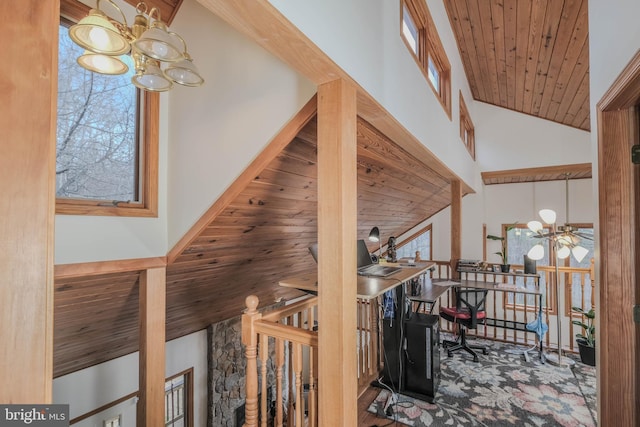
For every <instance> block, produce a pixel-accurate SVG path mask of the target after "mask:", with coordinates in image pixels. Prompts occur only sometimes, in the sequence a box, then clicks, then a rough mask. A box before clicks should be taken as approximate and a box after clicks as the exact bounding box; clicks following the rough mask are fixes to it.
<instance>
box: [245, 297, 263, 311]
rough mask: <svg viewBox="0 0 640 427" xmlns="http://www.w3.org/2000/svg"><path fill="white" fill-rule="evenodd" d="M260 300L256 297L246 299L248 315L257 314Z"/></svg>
mask: <svg viewBox="0 0 640 427" xmlns="http://www.w3.org/2000/svg"><path fill="white" fill-rule="evenodd" d="M259 302H260V300H259V299H258V297H257V296H255V295H249V296H248V297H246V298H245V299H244V304H245V305H246V306H247V313H255V312H256V308H258V303H259Z"/></svg>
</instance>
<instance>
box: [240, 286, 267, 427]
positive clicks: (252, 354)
mask: <svg viewBox="0 0 640 427" xmlns="http://www.w3.org/2000/svg"><path fill="white" fill-rule="evenodd" d="M258 303H259V300H258V297H257V296H255V295H249V296H248V297H247V298H246V299H245V305H246V306H247V309H246V310H245V312H244V314H243V315H242V343H243V344H244V346H245V357H246V358H247V368H246V372H247V379H246V399H245V415H244V419H245V422H244V425H245V427H257V426H258V366H257V362H256V357H257V346H258V337H257V334H256V333H255V329H254V324H253V323H254V322H255V321H256V320H259V319H260V318H261V317H262V315H261V314H260V313H258V311H257V310H256V308H257V307H258Z"/></svg>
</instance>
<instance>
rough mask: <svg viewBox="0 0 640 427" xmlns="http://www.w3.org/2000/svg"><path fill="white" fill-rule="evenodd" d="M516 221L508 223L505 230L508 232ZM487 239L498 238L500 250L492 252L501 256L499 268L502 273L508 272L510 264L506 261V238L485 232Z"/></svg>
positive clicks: (514, 225)
mask: <svg viewBox="0 0 640 427" xmlns="http://www.w3.org/2000/svg"><path fill="white" fill-rule="evenodd" d="M516 224H517V222H514V223H513V224H511V225H508V226H507V228H506V230H505V232H506V233H508V232H509V230H512V229H514V228H515V227H516ZM487 239H489V240H499V241H500V244H501V246H502V250H501V251H500V252H494V253H495V254H496V255H500V258H502V264H501V265H500V270H501V271H502V272H503V273H508V272H509V269H510V268H511V265H510V264H509V263H508V262H507V239H506V238H505V237H502V236H496V235H494V234H487Z"/></svg>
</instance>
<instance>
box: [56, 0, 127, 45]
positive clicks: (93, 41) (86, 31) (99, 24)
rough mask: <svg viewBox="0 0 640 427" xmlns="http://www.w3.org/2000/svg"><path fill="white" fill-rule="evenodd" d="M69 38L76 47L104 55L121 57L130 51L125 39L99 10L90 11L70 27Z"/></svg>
mask: <svg viewBox="0 0 640 427" xmlns="http://www.w3.org/2000/svg"><path fill="white" fill-rule="evenodd" d="M69 37H70V38H71V40H73V41H74V42H75V43H76V44H77V45H79V46H81V47H83V48H85V49H87V50H90V51H91V52H95V53H103V54H105V55H116V56H117V55H123V54H125V53H127V52H129V50H130V49H131V45H130V44H129V42H128V41H127V39H126V38H125V37H124V36H123V35H122V34H120V31H118V29H117V28H116V27H115V26H114V25H113V24H112V23H111V22H109V20H108V18H107V15H105V14H104V12H102V11H101V10H99V9H91V11H89V15H87V16H85V17H84V18H82V19H81V20H80V21H79V22H78V23H77V24H75V25H72V26H71V27H70V28H69Z"/></svg>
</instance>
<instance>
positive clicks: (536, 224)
mask: <svg viewBox="0 0 640 427" xmlns="http://www.w3.org/2000/svg"><path fill="white" fill-rule="evenodd" d="M569 176H570V174H568V173H566V174H565V200H566V206H565V209H566V213H567V216H566V222H565V224H564V225H559V226H556V213H555V211H553V210H552V209H542V210H541V211H540V212H539V214H540V218H542V220H543V221H544V222H545V223H546V224H548V225H550V226H551V229H550V230H549V228H545V227H543V225H542V223H541V222H540V221H529V222H528V223H527V226H528V227H529V229H530V230H531V231H533V233H535V234H534V235H533V237H535V238H539V239H544V240H547V241H549V242H550V243H552V244H553V247H554V250H555V252H556V256H557V257H558V258H560V259H564V258H566V257H568V256H569V255H570V254H573V256H574V257H575V258H576V260H577V261H578V262H581V261H582V260H583V259H584V257H585V256H586V255H587V254H588V253H589V250H588V249H586V248H584V247H582V246H580V245H579V243H580V239H587V240H593V235H591V234H589V233H586V232H584V231H580V229H579V228H578V227H575V226H573V225H571V224H569ZM527 255H528V256H529V258H531V259H536V260H539V259H542V257H543V256H544V246H542V244H541V243H538V244H536V245H535V246H534V247H533V248H531V250H530V251H529V253H528V254H527Z"/></svg>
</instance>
